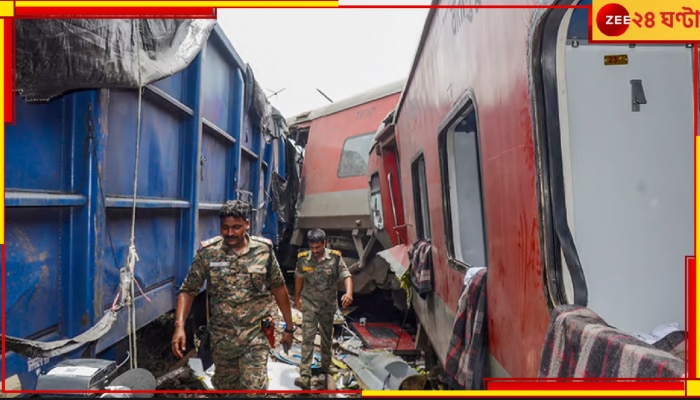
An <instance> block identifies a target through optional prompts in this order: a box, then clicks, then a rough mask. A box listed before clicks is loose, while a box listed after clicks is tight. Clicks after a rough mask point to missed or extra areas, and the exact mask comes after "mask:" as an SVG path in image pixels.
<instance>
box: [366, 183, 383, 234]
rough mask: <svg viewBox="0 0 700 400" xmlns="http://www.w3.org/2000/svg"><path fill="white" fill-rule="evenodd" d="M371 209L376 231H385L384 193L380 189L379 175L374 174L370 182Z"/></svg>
mask: <svg viewBox="0 0 700 400" xmlns="http://www.w3.org/2000/svg"><path fill="white" fill-rule="evenodd" d="M369 207H370V210H371V213H372V224H373V225H374V227H375V229H377V230H378V231H381V230H382V229H384V210H383V209H382V193H381V189H380V187H379V174H378V173H376V172H375V173H374V174H372V178H371V179H370V181H369Z"/></svg>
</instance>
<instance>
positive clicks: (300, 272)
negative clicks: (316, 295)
mask: <svg viewBox="0 0 700 400" xmlns="http://www.w3.org/2000/svg"><path fill="white" fill-rule="evenodd" d="M306 255H307V253H306V252H305V251H302V252H299V254H297V267H296V269H295V270H294V277H295V278H303V277H304V269H303V268H304V260H303V259H302V258H303V257H306Z"/></svg>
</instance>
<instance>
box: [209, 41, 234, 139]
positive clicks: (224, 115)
mask: <svg viewBox="0 0 700 400" xmlns="http://www.w3.org/2000/svg"><path fill="white" fill-rule="evenodd" d="M220 47H221V46H220V45H219V46H217V43H216V41H213V40H210V41H209V43H208V44H207V47H206V50H205V51H206V53H205V57H204V76H203V78H204V83H203V85H204V92H203V94H202V96H203V99H202V100H203V105H204V109H203V110H202V116H203V117H204V118H206V119H207V120H209V121H210V122H212V123H214V124H215V125H216V126H218V127H219V128H221V129H224V130H228V127H229V123H230V121H231V120H230V114H231V112H232V111H233V110H232V109H231V97H232V96H231V88H232V87H233V85H232V79H231V78H232V76H231V67H230V66H229V63H228V62H227V61H226V59H225V57H224V55H223V54H222V53H221V50H220Z"/></svg>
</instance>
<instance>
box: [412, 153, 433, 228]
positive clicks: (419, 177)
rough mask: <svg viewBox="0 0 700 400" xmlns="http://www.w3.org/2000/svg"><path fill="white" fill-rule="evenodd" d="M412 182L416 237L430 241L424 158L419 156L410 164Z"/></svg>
mask: <svg viewBox="0 0 700 400" xmlns="http://www.w3.org/2000/svg"><path fill="white" fill-rule="evenodd" d="M411 177H412V180H413V202H414V204H415V207H414V209H415V212H416V235H417V236H418V239H430V214H429V212H428V210H429V208H428V179H427V178H426V175H425V158H423V154H421V155H419V156H418V158H416V159H415V160H414V161H413V163H412V164H411Z"/></svg>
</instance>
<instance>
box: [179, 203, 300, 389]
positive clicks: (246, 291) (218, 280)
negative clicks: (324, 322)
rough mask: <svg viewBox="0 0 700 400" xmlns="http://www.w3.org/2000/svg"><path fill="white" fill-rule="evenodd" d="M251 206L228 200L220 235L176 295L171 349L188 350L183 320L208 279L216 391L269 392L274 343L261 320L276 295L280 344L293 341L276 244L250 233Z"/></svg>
mask: <svg viewBox="0 0 700 400" xmlns="http://www.w3.org/2000/svg"><path fill="white" fill-rule="evenodd" d="M248 212H249V206H248V205H247V204H246V203H243V202H241V201H238V200H236V201H228V202H226V204H224V206H223V207H222V208H221V210H220V212H219V217H220V218H221V235H220V236H216V237H214V238H211V239H208V240H205V241H203V242H202V243H201V246H202V247H201V248H200V249H199V250H198V251H197V254H196V255H195V257H194V261H193V262H192V266H191V267H190V270H189V272H188V274H187V277H185V280H184V282H183V283H182V287H181V288H180V294H179V295H178V298H177V309H176V311H175V333H174V334H173V339H172V351H173V353H174V354H175V355H176V356H177V357H179V358H182V356H183V351H184V350H185V339H186V337H185V329H184V324H185V318H187V315H188V314H189V312H190V308H191V307H192V302H193V300H194V298H195V296H196V295H197V293H199V290H200V288H201V287H202V285H203V284H204V281H205V280H206V281H207V282H208V283H207V292H208V295H209V304H210V305H209V307H210V313H211V316H210V319H209V325H208V328H209V334H210V337H211V348H212V356H213V359H214V364H215V365H216V372H215V374H214V376H213V378H212V383H213V384H214V387H215V388H216V389H217V390H267V387H268V381H269V379H268V376H267V359H268V354H269V349H270V343H269V342H268V340H267V338H266V337H265V334H264V332H263V331H262V326H261V324H262V321H263V320H264V319H267V318H270V317H271V316H270V301H271V297H274V299H275V301H276V303H277V306H278V307H279V308H280V310H281V311H282V315H283V316H284V320H285V322H286V324H287V329H286V330H285V333H284V336H283V338H282V340H281V342H282V343H287V344H289V345H290V346H291V344H292V332H293V331H294V330H293V326H294V324H293V322H292V310H291V304H290V299H289V293H288V291H287V287H286V285H285V282H284V277H283V276H282V271H281V270H280V266H279V264H278V263H277V259H276V258H275V254H274V251H273V249H272V242H270V241H269V240H267V239H264V238H259V237H255V236H249V235H248V233H247V230H248V228H249V227H250V221H249V219H248Z"/></svg>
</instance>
